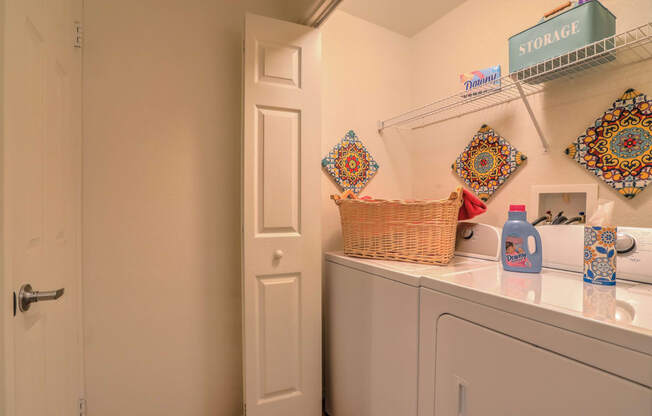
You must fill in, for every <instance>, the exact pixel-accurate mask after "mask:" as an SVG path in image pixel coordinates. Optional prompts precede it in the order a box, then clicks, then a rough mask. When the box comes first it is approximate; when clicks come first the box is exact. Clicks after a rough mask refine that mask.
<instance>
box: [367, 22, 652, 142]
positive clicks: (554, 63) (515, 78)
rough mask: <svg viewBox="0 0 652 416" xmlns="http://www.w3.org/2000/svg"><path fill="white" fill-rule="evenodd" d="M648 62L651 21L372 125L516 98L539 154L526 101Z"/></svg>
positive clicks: (410, 124)
mask: <svg viewBox="0 0 652 416" xmlns="http://www.w3.org/2000/svg"><path fill="white" fill-rule="evenodd" d="M650 58H652V22H650V23H647V24H645V25H642V26H639V27H637V28H635V29H632V30H629V31H627V32H624V33H620V34H617V35H614V36H610V37H607V38H604V39H602V40H600V41H597V42H594V43H591V44H589V45H586V46H584V47H582V48H579V49H576V50H574V51H571V52H568V53H566V54H563V55H561V56H557V57H555V58H551V59H548V60H546V61H543V62H541V63H538V64H536V65H533V66H531V67H528V68H524V69H521V70H518V71H516V72H513V73H511V74H509V75H505V76H503V77H501V78H500V85H501V87H500V89H498V90H493V91H486V92H483V93H481V94H478V95H475V96H468V94H469V92H468V91H464V92H459V93H457V94H454V95H451V96H449V97H446V98H442V99H440V100H437V101H435V102H432V103H430V104H427V105H424V106H422V107H419V108H415V109H413V110H410V111H408V112H405V113H403V114H399V115H397V116H394V117H391V118H388V119H386V120H382V121H379V122H378V130H379V131H382V130H384V129H386V128H388V127H394V126H396V127H398V126H403V127H407V128H412V129H419V128H423V127H426V126H430V125H433V124H437V123H441V122H443V121H446V120H450V119H452V118H457V117H462V116H464V115H467V114H470V113H475V112H477V111H482V110H485V109H488V108H491V107H494V106H497V105H500V104H505V103H508V102H510V101H514V100H518V99H522V100H523V102H524V104H525V106H526V107H527V110H528V112H529V113H530V117H531V118H532V121H533V123H534V125H535V127H536V129H537V131H538V133H539V136H540V138H541V141H542V144H543V147H544V149H546V150H547V147H548V144H547V142H546V140H545V138H544V137H543V133H542V132H541V129H540V128H539V125H538V123H537V121H536V118H535V117H534V113H533V112H532V109H531V108H530V105H529V103H528V100H527V97H528V96H530V95H533V94H537V93H539V92H541V91H543V90H545V89H546V87H547V86H549V85H551V84H552V83H553V82H554V83H556V82H563V81H562V80H564V79H570V78H575V77H576V76H579V75H582V76H584V75H585V74H587V73H590V72H596V71H607V70H611V69H617V68H622V67H624V66H627V65H632V64H635V63H638V62H642V61H645V60H648V59H650Z"/></svg>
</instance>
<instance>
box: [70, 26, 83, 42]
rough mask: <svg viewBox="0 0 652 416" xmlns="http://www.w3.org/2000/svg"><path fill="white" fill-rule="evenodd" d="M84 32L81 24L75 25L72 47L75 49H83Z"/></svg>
mask: <svg viewBox="0 0 652 416" xmlns="http://www.w3.org/2000/svg"><path fill="white" fill-rule="evenodd" d="M83 34H84V31H83V28H82V24H81V22H75V23H73V36H74V37H73V42H72V46H74V47H75V48H81V47H82V37H83Z"/></svg>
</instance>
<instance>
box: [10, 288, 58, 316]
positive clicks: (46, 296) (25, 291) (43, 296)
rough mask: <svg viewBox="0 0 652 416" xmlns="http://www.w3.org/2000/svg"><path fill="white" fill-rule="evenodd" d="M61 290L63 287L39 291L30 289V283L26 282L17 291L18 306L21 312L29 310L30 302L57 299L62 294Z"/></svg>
mask: <svg viewBox="0 0 652 416" xmlns="http://www.w3.org/2000/svg"><path fill="white" fill-rule="evenodd" d="M63 292H64V289H63V288H61V289H59V290H50V291H44V292H39V291H38V290H32V285H30V284H29V283H27V284H24V285H22V286H21V287H20V291H19V292H18V307H19V308H20V311H21V312H26V311H28V310H29V308H30V306H31V305H32V303H35V302H41V301H44V300H57V299H59V298H60V297H61V296H63Z"/></svg>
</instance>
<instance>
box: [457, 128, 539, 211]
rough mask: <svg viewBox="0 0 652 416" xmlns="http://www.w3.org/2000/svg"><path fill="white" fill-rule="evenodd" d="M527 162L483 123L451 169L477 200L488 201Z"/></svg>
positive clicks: (521, 154) (524, 157) (523, 156)
mask: <svg viewBox="0 0 652 416" xmlns="http://www.w3.org/2000/svg"><path fill="white" fill-rule="evenodd" d="M526 159H527V158H526V156H525V155H524V154H523V153H521V152H519V151H518V150H517V149H516V148H515V147H514V146H512V145H511V144H510V143H509V142H507V140H505V139H503V138H502V137H500V136H499V135H498V133H496V132H495V131H494V130H493V129H492V128H491V127H489V126H487V125H486V124H485V125H483V126H482V127H481V128H480V130H478V132H477V133H476V134H475V136H473V139H471V142H470V143H469V144H468V145H467V146H466V148H465V149H464V151H463V152H462V153H461V154H460V155H459V156H458V157H457V159H456V160H455V163H453V165H452V166H451V168H452V169H453V170H454V171H455V172H457V174H458V175H459V176H460V177H461V178H462V180H464V183H466V185H467V186H468V187H469V188H470V189H471V190H472V191H473V192H475V193H476V195H478V197H479V198H480V199H482V200H483V201H487V200H488V199H489V198H490V197H491V195H493V194H494V192H496V191H497V190H498V188H500V187H501V186H502V185H503V184H504V183H505V181H506V180H507V178H509V176H510V175H512V174H513V173H514V172H515V171H516V169H518V167H519V166H521V164H523V161H525V160H526Z"/></svg>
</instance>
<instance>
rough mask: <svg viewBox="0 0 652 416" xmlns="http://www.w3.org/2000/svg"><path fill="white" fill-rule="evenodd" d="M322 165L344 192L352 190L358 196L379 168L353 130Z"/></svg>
mask: <svg viewBox="0 0 652 416" xmlns="http://www.w3.org/2000/svg"><path fill="white" fill-rule="evenodd" d="M321 165H322V166H323V167H324V169H325V170H326V172H328V174H329V175H331V176H332V177H333V180H334V181H335V183H337V184H338V185H339V186H340V188H341V189H342V191H348V190H351V191H352V192H354V193H355V194H356V195H357V194H359V193H360V191H362V189H363V188H364V187H365V186H366V185H367V183H368V182H369V181H370V180H371V178H373V176H374V175H375V174H376V172H377V171H378V168H379V166H378V163H376V161H375V160H374V158H373V157H372V156H371V153H369V151H368V150H367V148H366V147H365V146H364V144H362V142H361V141H360V139H358V136H356V134H355V132H354V131H353V130H349V131H348V132H347V133H346V135H345V136H344V137H343V138H342V140H340V142H339V143H337V144H336V145H335V147H333V149H332V150H331V151H330V152H329V153H328V155H326V157H325V158H324V159H322V161H321Z"/></svg>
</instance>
